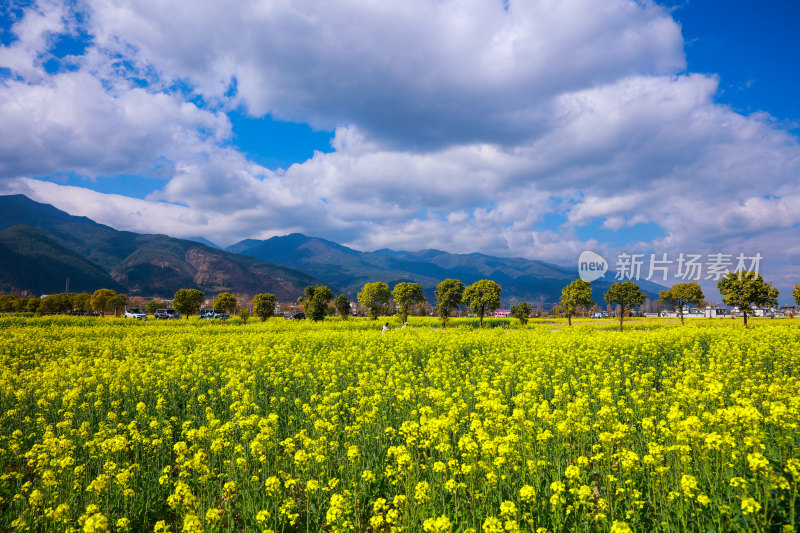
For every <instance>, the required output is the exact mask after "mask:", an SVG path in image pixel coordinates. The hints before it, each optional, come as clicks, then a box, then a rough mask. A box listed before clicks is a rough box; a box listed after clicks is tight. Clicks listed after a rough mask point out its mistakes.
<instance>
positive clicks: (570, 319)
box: [567, 315, 572, 326]
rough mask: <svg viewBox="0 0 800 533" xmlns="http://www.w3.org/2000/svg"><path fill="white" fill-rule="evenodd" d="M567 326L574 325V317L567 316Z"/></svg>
mask: <svg viewBox="0 0 800 533" xmlns="http://www.w3.org/2000/svg"><path fill="white" fill-rule="evenodd" d="M567 324H569V325H570V326H571V325H572V315H567Z"/></svg>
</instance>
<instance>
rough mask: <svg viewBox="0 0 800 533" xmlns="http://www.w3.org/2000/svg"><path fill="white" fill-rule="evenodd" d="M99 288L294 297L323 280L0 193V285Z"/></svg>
mask: <svg viewBox="0 0 800 533" xmlns="http://www.w3.org/2000/svg"><path fill="white" fill-rule="evenodd" d="M67 278H68V279H69V290H70V291H72V292H81V291H87V292H92V291H94V290H96V289H99V288H109V289H114V290H117V291H125V292H128V293H129V294H131V295H142V296H154V295H160V296H162V297H171V296H172V295H173V294H174V293H175V291H176V290H178V289H181V288H189V289H191V288H196V289H200V290H202V291H203V292H206V293H207V294H210V295H213V294H216V293H219V292H223V291H230V292H239V293H245V294H256V293H260V292H271V293H273V294H275V295H276V296H277V297H278V298H279V299H281V300H282V301H288V300H291V301H293V300H295V299H297V297H298V296H299V295H301V294H302V293H303V289H304V288H305V287H306V286H307V285H316V284H319V283H322V281H320V280H319V279H317V278H314V277H312V276H309V275H308V274H305V273H304V272H300V271H298V270H295V269H291V268H286V267H282V266H279V265H275V264H271V263H267V262H264V261H260V260H258V259H255V258H253V257H248V256H243V255H239V254H235V253H231V252H226V251H224V250H219V249H216V248H212V247H211V246H208V245H205V244H202V243H198V242H195V241H190V240H184V239H176V238H174V237H169V236H167V235H149V234H140V233H133V232H130V231H118V230H115V229H114V228H111V227H109V226H104V225H102V224H98V223H97V222H94V221H93V220H90V219H88V218H86V217H76V216H72V215H70V214H68V213H65V212H64V211H60V210H59V209H56V208H55V207H53V206H51V205H48V204H41V203H38V202H34V201H33V200H31V199H29V198H28V197H26V196H24V195H9V196H0V291H9V290H11V289H12V288H16V289H21V290H29V291H31V292H33V293H34V294H46V293H54V292H64V291H65V290H66V287H67Z"/></svg>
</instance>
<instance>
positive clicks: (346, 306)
mask: <svg viewBox="0 0 800 533" xmlns="http://www.w3.org/2000/svg"><path fill="white" fill-rule="evenodd" d="M333 306H334V307H336V311H338V312H339V316H341V317H342V320H347V319H348V318H350V298H348V297H347V295H345V294H340V295H339V296H337V297H336V299H335V300H334V301H333Z"/></svg>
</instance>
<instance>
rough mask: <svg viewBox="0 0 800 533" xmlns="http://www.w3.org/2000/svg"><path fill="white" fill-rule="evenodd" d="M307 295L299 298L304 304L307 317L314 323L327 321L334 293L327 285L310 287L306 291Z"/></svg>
mask: <svg viewBox="0 0 800 533" xmlns="http://www.w3.org/2000/svg"><path fill="white" fill-rule="evenodd" d="M304 293H305V295H304V296H301V297H300V298H299V301H300V303H302V304H303V309H304V310H305V313H306V316H307V317H308V318H309V319H311V320H314V321H317V322H318V321H320V320H325V315H326V314H327V311H328V302H330V301H331V299H332V298H333V292H331V290H330V289H329V288H328V287H326V286H325V285H317V286H316V287H313V286H311V285H309V286H308V287H306V289H305V291H304Z"/></svg>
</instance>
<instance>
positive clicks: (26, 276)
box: [0, 225, 125, 294]
mask: <svg viewBox="0 0 800 533" xmlns="http://www.w3.org/2000/svg"><path fill="white" fill-rule="evenodd" d="M0 258H2V260H0V290H3V291H9V290H11V289H12V288H22V289H28V290H33V291H34V292H35V293H37V294H50V293H56V292H64V291H65V290H66V283H67V279H69V290H70V291H73V292H82V291H94V290H95V289H96V288H98V287H99V286H102V287H106V288H109V289H113V290H115V291H121V290H124V289H125V287H123V286H122V285H121V284H120V283H119V282H118V281H116V280H115V279H114V278H112V277H111V276H110V275H109V274H108V273H106V272H104V271H102V270H101V269H100V268H98V267H97V265H95V264H93V263H91V262H90V261H87V260H86V259H85V258H84V257H82V256H81V255H79V254H78V253H76V252H74V251H73V250H70V249H68V248H66V247H64V246H62V245H61V244H59V243H58V242H56V241H55V240H54V239H52V238H51V237H49V236H48V235H47V234H46V233H45V232H44V231H43V230H41V229H38V228H32V227H30V226H26V225H18V226H12V227H10V228H6V229H4V230H2V231H0Z"/></svg>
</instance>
